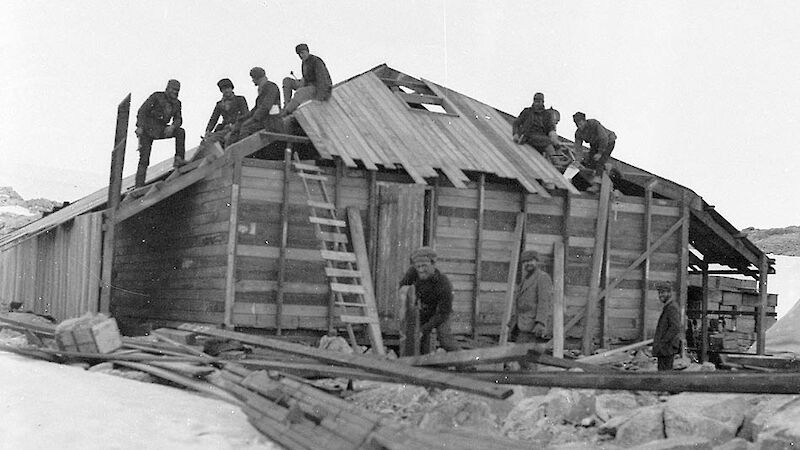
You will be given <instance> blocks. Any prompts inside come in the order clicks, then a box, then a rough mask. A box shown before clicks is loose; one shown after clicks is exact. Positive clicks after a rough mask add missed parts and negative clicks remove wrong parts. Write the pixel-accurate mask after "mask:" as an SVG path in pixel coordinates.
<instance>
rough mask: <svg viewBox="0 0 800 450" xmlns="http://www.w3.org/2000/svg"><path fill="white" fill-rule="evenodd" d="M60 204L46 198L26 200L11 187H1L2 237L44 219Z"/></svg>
mask: <svg viewBox="0 0 800 450" xmlns="http://www.w3.org/2000/svg"><path fill="white" fill-rule="evenodd" d="M57 206H61V205H60V204H59V203H58V202H54V201H53V200H47V199H44V198H35V199H32V200H25V199H23V198H22V196H20V195H19V194H18V193H17V191H15V190H14V189H13V188H12V187H10V186H0V235H3V234H6V233H10V232H11V231H13V230H16V229H17V228H19V227H21V226H23V225H25V224H27V223H30V222H33V221H34V220H36V219H39V218H40V217H42V215H43V214H44V213H48V212H50V211H52V210H53V209H54V208H56V207H57Z"/></svg>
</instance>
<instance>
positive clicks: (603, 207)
mask: <svg viewBox="0 0 800 450" xmlns="http://www.w3.org/2000/svg"><path fill="white" fill-rule="evenodd" d="M610 197H611V180H610V179H609V178H608V175H607V174H606V173H605V172H604V173H603V182H602V185H601V186H600V199H599V200H598V204H597V229H596V230H595V235H594V251H593V253H592V272H591V274H590V275H589V295H588V297H587V299H586V313H585V317H586V320H585V321H584V327H583V347H582V349H583V354H584V355H591V354H592V351H593V350H594V343H593V342H592V339H593V338H594V335H593V331H594V326H595V322H596V321H597V319H596V312H597V311H596V310H597V302H598V300H599V298H598V293H599V292H600V270H601V269H602V267H603V258H604V255H603V250H604V249H605V237H606V227H607V226H608V199H609V198H610Z"/></svg>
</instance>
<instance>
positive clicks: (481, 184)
mask: <svg viewBox="0 0 800 450" xmlns="http://www.w3.org/2000/svg"><path fill="white" fill-rule="evenodd" d="M485 189H486V174H484V173H481V176H480V179H478V223H477V224H476V230H475V236H476V237H475V283H474V286H473V290H472V322H471V323H472V338H473V339H475V338H477V337H478V308H479V306H480V295H481V270H482V265H481V261H482V260H483V213H484V209H485V192H484V191H485Z"/></svg>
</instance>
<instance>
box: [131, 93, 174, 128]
mask: <svg viewBox="0 0 800 450" xmlns="http://www.w3.org/2000/svg"><path fill="white" fill-rule="evenodd" d="M170 121H172V125H173V126H174V127H175V128H180V126H181V125H182V124H183V117H182V116H181V101H180V100H178V99H177V98H176V99H174V100H173V99H170V98H169V97H167V94H166V93H165V92H153V93H152V94H150V97H147V100H145V101H144V103H142V106H141V107H139V111H138V112H137V113H136V127H137V128H142V129H143V130H144V132H145V134H147V135H148V136H150V137H151V138H153V139H158V138H161V137H163V136H164V128H166V127H167V125H169V123H170Z"/></svg>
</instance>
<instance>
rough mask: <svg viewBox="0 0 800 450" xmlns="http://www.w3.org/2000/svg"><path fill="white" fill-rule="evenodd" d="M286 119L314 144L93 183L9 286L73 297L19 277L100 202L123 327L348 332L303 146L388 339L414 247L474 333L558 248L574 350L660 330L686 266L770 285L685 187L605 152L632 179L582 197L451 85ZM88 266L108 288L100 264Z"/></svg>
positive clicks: (493, 112)
mask: <svg viewBox="0 0 800 450" xmlns="http://www.w3.org/2000/svg"><path fill="white" fill-rule="evenodd" d="M294 115H295V118H296V120H297V122H298V128H299V129H298V131H299V133H298V134H300V135H302V136H304V137H292V136H286V135H277V134H270V133H263V132H262V133H259V134H256V135H253V136H251V137H249V138H247V139H245V140H243V141H241V142H240V143H237V144H235V145H233V146H231V147H229V148H228V149H226V154H225V155H224V156H223V157H222V158H219V159H217V160H216V161H214V162H213V163H210V164H205V165H204V166H202V167H197V168H195V169H194V170H192V171H187V172H186V173H185V174H178V175H175V174H173V175H169V174H170V171H169V167H168V166H166V165H165V163H162V165H160V166H156V167H152V168H151V170H150V172H149V176H148V181H149V182H151V183H152V182H158V181H159V180H163V182H162V185H161V186H157V188H156V189H153V190H154V191H157V190H159V189H160V191H159V192H157V193H155V194H153V193H151V194H149V198H148V200H146V201H143V200H139V201H137V200H133V201H131V202H128V203H127V204H126V203H125V202H123V204H122V205H121V206H120V207H119V208H114V211H111V210H110V209H106V208H107V203H106V200H105V199H106V194H105V192H104V191H100V192H98V193H95V194H93V195H92V196H89V197H87V198H86V199H82V200H81V201H78V202H76V203H74V204H73V205H70V206H68V207H67V208H65V209H63V210H61V211H58V212H57V213H54V214H53V215H51V216H48V218H45V219H42V220H40V221H38V222H34V223H33V224H30V225H28V226H26V227H24V228H22V229H20V230H18V231H17V232H15V233H12V234H11V235H9V236H7V237H5V238H4V239H3V240H2V241H0V250H2V254H0V255H2V256H0V258H2V259H0V262H2V264H3V267H2V276H3V277H4V278H3V279H4V280H12V279H13V280H26V281H25V282H19V281H18V282H15V283H14V287H7V286H6V285H4V286H3V291H2V292H3V295H4V299H19V300H21V301H24V302H25V304H26V305H30V307H32V308H34V309H39V310H42V308H44V309H45V310H46V311H55V310H56V309H55V306H54V303H57V302H61V301H74V298H72V297H71V298H70V299H61V298H60V297H59V298H58V300H56V297H53V300H50V301H49V303H48V302H45V303H41V302H38V303H36V302H34V303H31V302H33V298H35V297H33V298H32V297H30V295H31V292H33V291H31V290H30V289H22V288H18V287H16V286H17V285H18V284H19V285H25V284H26V283H27V284H33V285H39V284H42V283H46V281H45V278H43V277H42V276H41V273H40V272H36V271H31V270H29V269H26V267H29V266H30V259H31V258H37V256H35V255H34V254H35V253H36V252H33V253H25V252H21V251H19V250H18V249H19V247H20V246H25V245H28V244H26V242H30V241H31V240H41V239H42V237H41V236H43V235H44V236H46V235H47V234H49V233H53V232H54V230H58V229H59V228H60V227H63V226H65V225H64V224H66V223H69V222H71V221H75V220H76V219H77V218H78V217H81V216H82V215H84V214H87V213H91V212H92V211H105V217H106V222H107V223H109V224H116V226H115V232H114V239H113V241H114V245H113V253H112V254H109V252H110V248H109V246H106V248H105V249H104V250H103V253H104V255H105V256H106V258H105V259H104V261H109V262H107V263H106V264H108V265H109V267H112V268H113V270H109V271H108V273H109V275H108V276H109V280H107V283H108V286H110V289H108V291H109V294H110V295H108V301H107V302H104V301H101V302H100V303H99V308H100V309H107V310H109V311H110V312H111V313H112V314H114V316H116V317H117V319H118V320H119V321H120V322H121V323H123V324H125V325H127V326H128V327H129V328H131V327H133V326H134V325H136V324H142V323H146V324H150V325H152V326H160V325H171V324H174V323H181V322H186V321H191V322H202V323H212V324H219V325H224V326H228V327H237V328H250V329H262V330H264V331H266V332H276V331H277V332H279V333H285V332H288V331H290V330H291V331H295V330H296V331H298V332H299V331H302V330H305V331H310V332H312V333H317V334H319V333H320V332H323V331H325V330H328V329H329V328H336V327H337V326H339V325H341V323H340V322H339V321H338V319H337V315H336V313H335V311H334V308H332V307H331V305H332V303H331V302H330V296H331V292H330V289H329V283H328V282H327V280H326V277H325V271H324V262H323V261H322V259H321V257H320V250H319V244H318V241H317V236H316V234H315V229H314V227H313V226H312V224H311V223H309V206H308V197H307V192H306V190H305V188H304V185H303V183H302V180H301V179H300V177H299V176H298V174H297V173H296V172H295V171H294V170H293V169H292V164H291V160H290V158H291V155H293V154H296V155H297V157H298V158H299V159H300V160H302V161H304V162H306V163H313V164H316V165H317V166H319V167H320V168H321V170H322V171H323V173H324V174H325V175H327V178H328V181H327V182H326V187H327V189H328V190H329V192H330V195H331V197H332V202H334V203H335V206H336V208H337V211H339V214H340V215H341V216H342V217H343V215H344V210H345V208H348V207H352V208H357V210H358V212H359V213H360V217H361V221H362V223H363V226H364V229H365V230H366V231H365V233H364V234H365V236H364V241H365V244H366V248H367V253H368V256H369V265H370V267H369V269H370V274H371V278H372V280H373V283H372V284H373V286H372V287H373V288H374V294H375V299H376V303H377V308H378V312H379V317H380V325H381V328H382V330H383V332H384V333H385V334H386V335H394V334H397V332H398V331H399V328H400V321H401V319H402V317H401V314H402V312H401V305H400V302H399V301H398V299H397V298H396V289H397V283H398V281H399V279H400V277H401V276H402V273H403V272H404V271H405V269H406V268H407V266H408V256H409V254H410V252H411V251H412V250H413V249H414V248H415V247H417V246H420V245H431V246H434V247H435V248H436V249H437V252H438V254H439V261H438V263H437V266H438V267H439V269H440V270H441V271H442V272H444V273H446V274H447V275H448V277H450V279H451V281H452V282H453V287H454V291H455V292H454V294H455V302H454V309H455V317H454V319H455V323H454V330H455V332H456V333H460V334H468V335H473V336H476V335H498V334H499V333H500V330H501V323H502V321H503V314H504V310H505V308H506V305H507V300H508V298H509V295H508V290H509V280H510V279H513V276H511V275H512V273H514V272H515V271H516V267H511V262H512V260H513V259H514V255H515V253H518V252H519V251H520V250H525V249H535V250H538V251H539V252H540V253H542V254H543V255H545V256H546V259H547V270H548V271H550V272H551V273H552V274H553V276H554V281H555V283H556V291H557V299H559V302H562V301H563V303H562V304H563V310H564V317H563V319H564V322H566V323H567V330H566V340H567V344H568V345H573V346H579V345H580V344H581V342H583V347H584V350H586V349H591V348H596V347H597V346H600V345H603V346H609V345H615V344H620V343H624V342H631V341H636V340H640V339H644V338H647V337H648V336H650V335H652V332H653V330H654V328H655V323H656V321H657V318H658V315H659V312H660V309H661V306H660V304H659V303H658V300H657V295H656V292H655V290H654V287H653V285H654V283H655V282H656V281H661V280H669V281H673V282H675V283H676V286H677V287H678V289H677V291H678V294H679V295H678V296H679V299H680V302H681V306H682V308H685V305H686V299H687V291H688V281H687V279H688V270H689V268H690V266H691V267H695V268H698V267H700V266H702V267H706V270H707V267H708V265H709V264H721V265H723V266H724V267H726V268H728V270H730V271H734V272H737V273H742V274H746V275H750V276H753V277H754V278H757V279H759V280H761V283H763V286H762V290H763V292H766V289H765V288H766V274H767V273H768V272H769V271H770V270H772V269H771V267H770V263H771V261H770V260H768V259H767V258H766V256H765V255H764V254H763V253H762V252H761V251H759V250H758V249H757V248H756V247H755V246H754V245H753V244H752V243H750V242H749V241H748V240H747V238H746V237H743V236H740V235H739V234H738V230H736V229H735V228H734V227H733V226H731V225H730V224H729V223H728V222H727V221H726V220H725V219H724V218H723V217H722V216H720V215H719V214H718V213H716V212H714V211H713V208H712V207H710V206H709V205H707V204H706V203H705V202H704V201H703V200H702V198H700V197H699V196H698V195H697V194H695V193H694V192H692V191H691V190H690V189H688V188H685V187H682V186H679V185H677V184H675V183H673V182H670V181H669V180H666V179H663V178H660V177H658V176H656V175H654V174H651V173H649V172H646V171H644V170H642V169H639V168H636V167H633V166H631V165H628V164H625V163H624V162H622V161H619V160H612V164H613V165H614V167H615V169H616V170H617V171H618V173H619V174H620V175H621V178H617V179H616V180H615V182H614V185H613V189H612V187H611V185H610V184H609V183H606V187H605V188H604V189H603V190H601V192H600V193H599V194H592V193H587V192H582V191H581V190H579V189H576V187H575V186H573V184H572V183H570V182H569V180H567V179H566V178H564V177H563V175H561V173H559V172H558V171H557V170H556V169H555V168H554V167H553V166H552V165H551V164H550V163H549V162H548V161H547V160H545V159H544V158H543V157H542V156H541V155H540V154H539V153H538V152H536V151H533V149H531V148H529V147H527V146H519V145H517V144H515V143H514V142H513V141H512V140H511V122H512V121H513V119H514V117H513V116H510V115H508V114H506V113H503V112H502V111H499V110H497V109H495V108H492V107H491V106H488V105H486V104H484V103H481V102H479V101H477V100H474V99H472V98H469V97H467V96H465V95H463V94H459V93H457V92H455V91H452V90H449V89H447V88H445V87H443V86H439V85H437V84H435V83H432V82H429V81H426V80H420V79H416V78H413V77H410V76H408V75H405V74H403V73H401V72H398V71H396V70H394V69H391V68H389V67H387V66H386V65H381V66H378V67H375V68H373V69H371V70H369V71H367V72H365V73H362V74H360V75H357V76H355V77H353V78H351V79H348V80H346V81H344V82H341V83H339V84H338V85H336V86H334V89H333V95H332V98H331V99H330V100H329V101H327V102H316V101H315V102H310V103H306V104H304V105H302V106H301V107H300V108H299V109H298V110H297V111H296V112H295V114H294ZM190 156H191V153H190ZM130 184H131V180H129V179H128V180H125V181H123V184H122V186H123V189H124V188H125V187H127V186H129V185H130ZM551 184H552V185H554V186H555V188H554V189H545V188H544V187H543V185H548V186H550V185H551ZM114 217H116V218H114ZM107 229H108V227H107ZM56 232H57V231H56ZM99 236H100V235H99V234H98V233H95V234H93V235H92V236H91V237H87V239H93V240H95V241H98V240H99V239H100V237H99ZM41 251H42V244H41V243H40V244H39V252H40V254H41ZM96 259H97V255H95V260H96ZM26 264H27V265H26ZM82 264H83V262H82ZM112 264H113V265H112ZM698 264H699V265H698ZM44 265H46V263H44ZM692 265H693V266H692ZM76 276H78V277H84V278H85V279H89V280H93V281H94V283H95V286H97V287H99V288H101V287H103V282H100V281H98V278H97V276H96V273H95V272H92V273H91V275H89V274H88V272H86V273H84V272H82V273H79V274H77V275H76ZM9 286H10V285H9ZM761 301H764V302H765V301H766V300H765V299H761ZM43 304H47V305H50V306H49V308H50V309H49V310H48V309H47V308H48V307H43V306H42V305H43ZM43 312H45V311H43ZM60 318H65V317H60ZM761 323H763V320H762V322H761ZM587 324H588V325H587ZM762 331H763V330H762Z"/></svg>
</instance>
